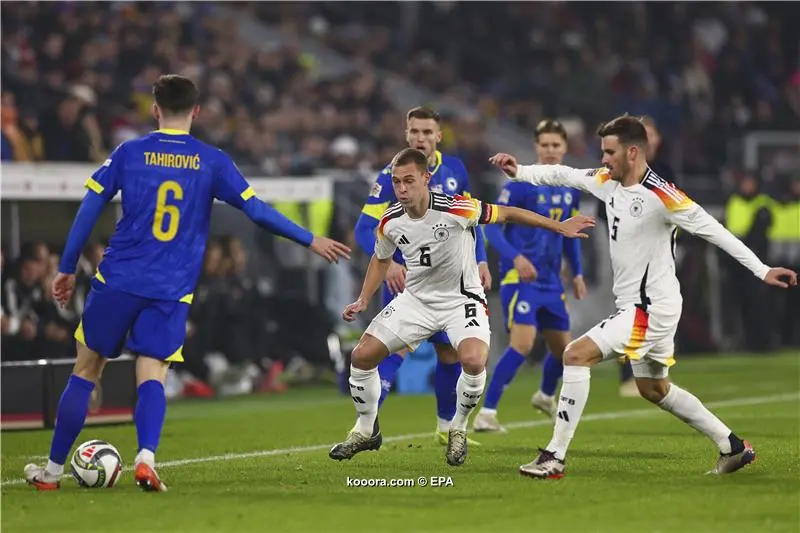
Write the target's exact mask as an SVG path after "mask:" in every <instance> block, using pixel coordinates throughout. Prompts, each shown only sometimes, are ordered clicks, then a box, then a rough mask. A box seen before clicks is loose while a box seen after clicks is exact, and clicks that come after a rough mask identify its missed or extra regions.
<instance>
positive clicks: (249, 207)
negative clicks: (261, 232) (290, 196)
mask: <svg viewBox="0 0 800 533" xmlns="http://www.w3.org/2000/svg"><path fill="white" fill-rule="evenodd" d="M220 155H221V157H220V158H219V161H218V163H217V168H216V169H215V172H214V189H213V194H214V197H215V198H218V199H220V200H222V201H223V202H225V203H226V204H228V205H231V206H233V207H235V208H236V209H239V210H240V211H242V212H243V213H244V214H245V215H247V217H248V218H249V219H250V220H252V221H253V222H255V223H256V224H258V225H259V226H261V227H262V228H264V229H266V230H267V231H270V232H272V233H274V234H276V235H280V236H281V237H286V238H287V239H291V240H293V241H294V242H296V243H299V244H302V245H304V246H310V245H311V242H312V241H313V240H314V235H313V234H312V233H311V232H310V231H308V230H307V229H305V228H303V227H301V226H298V225H297V224H295V223H294V222H292V221H291V220H289V219H288V218H286V217H285V216H283V215H282V214H281V213H280V212H279V211H277V210H276V209H275V208H273V207H272V206H271V205H268V204H266V203H264V202H263V201H261V200H260V199H259V198H258V197H257V196H256V193H255V191H254V190H253V188H252V187H250V185H249V184H248V183H247V180H245V179H244V176H242V174H241V172H239V169H238V168H236V165H235V164H234V163H233V160H231V158H230V157H228V156H227V155H226V154H225V153H223V152H222V151H220Z"/></svg>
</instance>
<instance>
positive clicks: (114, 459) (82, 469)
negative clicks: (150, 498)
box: [69, 440, 122, 489]
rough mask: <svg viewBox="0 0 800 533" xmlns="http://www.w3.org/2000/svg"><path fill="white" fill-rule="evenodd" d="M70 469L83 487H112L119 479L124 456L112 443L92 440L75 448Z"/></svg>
mask: <svg viewBox="0 0 800 533" xmlns="http://www.w3.org/2000/svg"><path fill="white" fill-rule="evenodd" d="M69 469H70V473H71V474H72V477H74V478H75V481H77V482H78V485H80V486H81V487H86V488H92V489H110V488H112V487H113V486H114V485H116V484H117V482H118V481H119V478H120V474H121V473H122V457H121V456H120V454H119V451H118V450H117V449H116V448H115V447H114V446H112V445H111V444H109V443H107V442H105V441H102V440H90V441H87V442H84V443H83V444H81V445H80V446H78V447H77V448H76V449H75V453H73V454H72V459H71V460H70V462H69Z"/></svg>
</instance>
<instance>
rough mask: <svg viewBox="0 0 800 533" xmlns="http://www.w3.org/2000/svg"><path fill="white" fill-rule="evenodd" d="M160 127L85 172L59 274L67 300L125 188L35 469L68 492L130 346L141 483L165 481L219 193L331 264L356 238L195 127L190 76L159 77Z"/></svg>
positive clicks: (156, 108)
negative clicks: (300, 214)
mask: <svg viewBox="0 0 800 533" xmlns="http://www.w3.org/2000/svg"><path fill="white" fill-rule="evenodd" d="M153 96H154V98H155V103H154V104H153V114H154V116H155V118H156V120H157V121H158V125H159V129H158V130H157V131H155V132H153V133H150V134H149V135H145V136H144V137H140V138H138V139H134V140H131V141H127V142H125V143H123V144H121V145H120V146H119V147H117V149H116V150H114V153H113V154H112V155H111V157H109V158H108V159H107V160H106V162H105V163H103V165H102V166H101V167H100V169H99V170H97V171H96V172H95V173H94V174H93V175H92V177H91V178H89V179H88V181H87V182H86V187H87V188H88V189H89V190H88V192H87V194H86V196H85V198H84V199H83V202H82V203H81V206H80V209H79V210H78V214H77V215H76V217H75V221H74V222H73V225H72V229H71V230H70V233H69V237H68V238H67V243H66V246H65V249H64V253H63V255H62V258H61V265H60V266H59V273H58V275H57V277H56V279H55V280H54V281H53V296H54V297H55V298H56V300H57V301H58V302H59V303H60V304H61V305H64V304H65V303H67V302H68V301H69V299H70V298H71V297H72V294H73V291H74V287H75V275H74V272H75V266H76V263H77V261H78V257H79V255H80V251H81V250H82V249H83V247H84V245H85V243H86V240H87V239H88V237H89V234H90V233H91V231H92V228H93V226H94V224H95V223H96V221H97V219H98V217H99V216H100V214H101V213H102V211H103V209H104V207H105V205H106V204H107V203H108V202H109V201H110V200H111V199H112V198H114V196H115V195H116V194H117V193H118V192H121V194H122V212H123V215H122V219H121V220H120V221H119V223H118V224H117V228H116V232H115V233H114V236H113V237H112V238H111V241H110V242H109V245H108V248H107V249H106V252H105V256H104V258H103V262H102V264H101V265H100V267H99V268H98V271H97V274H96V275H95V277H94V279H92V288H91V291H90V293H89V296H88V298H87V300H86V306H85V309H84V313H83V316H82V319H81V322H80V324H79V325H78V328H77V331H76V332H75V339H76V340H77V351H78V354H77V360H76V362H75V366H74V368H73V371H72V375H71V376H70V378H69V381H68V382H67V386H66V388H65V389H64V392H63V394H62V395H61V400H60V401H59V404H58V412H57V418H56V427H55V431H54V434H53V439H52V444H51V448H50V460H49V461H48V463H47V465H46V466H37V465H33V464H29V465H27V466H26V467H25V479H26V481H27V482H28V483H29V484H31V485H33V486H34V487H36V488H37V489H38V490H57V489H58V488H60V479H61V477H62V475H63V473H64V463H65V462H66V460H67V456H68V454H69V451H70V449H71V448H72V445H73V444H74V443H75V439H76V438H77V437H78V435H79V433H80V432H81V430H82V428H83V424H84V421H85V419H86V414H87V411H88V408H89V397H90V395H91V394H92V391H93V390H94V388H95V385H96V384H97V383H98V381H99V379H100V376H101V375H102V372H103V368H104V367H105V364H106V362H107V360H108V359H113V358H115V357H117V356H119V354H120V352H121V351H122V349H123V347H126V348H127V349H128V350H129V351H131V352H132V353H134V354H136V355H137V361H136V381H137V387H138V390H137V392H138V400H137V403H136V408H135V411H134V415H133V417H134V421H135V423H136V433H137V437H138V454H137V455H136V458H135V460H134V465H135V468H134V478H135V480H136V483H137V484H138V485H139V486H140V487H141V488H142V489H144V490H147V491H161V492H163V491H166V490H167V487H166V485H165V484H164V483H163V482H162V481H161V479H160V478H159V476H158V474H157V473H156V470H155V452H156V449H157V448H158V443H159V439H160V436H161V430H162V427H163V425H164V416H165V413H166V401H165V397H164V380H165V379H166V375H167V369H168V367H169V365H170V363H171V362H180V361H183V356H182V354H181V350H182V347H183V342H184V337H185V334H186V319H187V316H188V313H189V306H190V304H191V303H192V291H193V290H194V288H195V285H196V283H197V278H198V275H199V274H200V268H201V266H202V260H203V254H204V252H205V247H206V241H207V239H208V227H209V220H210V218H211V207H212V204H213V202H214V199H219V200H222V201H224V202H225V203H227V204H229V205H232V206H234V207H236V208H237V209H240V210H241V211H243V212H244V213H245V214H246V215H247V216H248V217H249V218H250V219H251V220H252V221H253V222H255V223H256V224H258V225H259V226H261V227H263V228H264V229H266V230H268V231H271V232H273V233H275V234H276V235H281V236H283V237H286V238H288V239H291V240H293V241H295V242H297V243H300V244H302V245H304V246H307V247H309V248H310V249H311V250H312V251H313V252H315V253H316V254H318V255H320V256H322V257H324V258H325V259H326V260H328V261H329V262H331V261H337V260H338V259H339V258H340V257H341V258H349V252H350V250H349V248H347V247H346V246H345V245H343V244H341V243H338V242H336V241H333V240H330V239H327V238H323V237H315V236H314V235H312V234H311V233H310V232H309V231H308V230H306V229H304V228H302V227H300V226H297V225H296V224H294V223H293V222H291V221H290V220H288V219H287V218H285V217H284V216H283V215H281V214H280V213H278V212H277V211H276V210H274V209H273V208H272V207H270V206H268V205H267V204H265V203H264V202H262V201H261V200H259V199H258V198H257V197H256V195H255V192H254V191H253V189H252V188H251V187H250V186H249V185H248V184H247V181H245V179H244V178H243V177H242V175H241V174H240V173H239V171H238V169H237V168H236V166H235V165H234V163H233V161H232V160H231V159H230V157H228V156H227V155H226V154H225V153H224V152H222V151H221V150H219V149H216V148H213V147H211V146H208V145H207V144H204V143H202V142H200V141H198V140H196V139H195V138H194V137H192V136H191V135H190V134H189V129H190V128H191V125H192V120H193V119H194V118H196V117H197V114H198V112H199V107H198V106H197V97H198V91H197V88H196V87H195V85H194V83H193V82H192V81H191V80H189V79H188V78H185V77H182V76H176V75H168V76H162V77H160V78H159V79H158V81H157V82H156V83H155V84H154V85H153Z"/></svg>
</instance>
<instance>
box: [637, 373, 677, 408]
mask: <svg viewBox="0 0 800 533" xmlns="http://www.w3.org/2000/svg"><path fill="white" fill-rule="evenodd" d="M636 387H637V388H638V389H639V394H640V395H641V396H642V398H644V399H645V400H647V401H648V402H652V403H654V404H658V403H660V402H661V400H663V399H664V397H665V396H666V395H667V393H668V392H669V381H667V380H666V379H651V378H636Z"/></svg>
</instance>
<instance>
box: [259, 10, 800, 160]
mask: <svg viewBox="0 0 800 533" xmlns="http://www.w3.org/2000/svg"><path fill="white" fill-rule="evenodd" d="M248 9H251V10H252V11H253V12H254V13H256V14H257V15H259V16H260V17H261V18H262V19H263V20H265V21H268V22H270V23H273V24H280V25H282V26H283V27H284V28H285V30H286V32H287V34H290V35H291V34H293V33H301V34H304V35H309V36H313V37H315V38H317V39H319V40H320V41H322V42H324V43H325V44H326V45H328V46H331V47H333V48H335V49H337V50H338V51H340V52H341V53H343V54H346V55H347V56H349V57H351V58H354V59H357V60H358V61H360V62H361V64H363V65H364V66H377V67H380V68H384V69H386V70H388V71H391V72H396V73H401V74H404V75H405V76H407V77H408V78H409V79H411V80H413V81H414V82H416V83H419V84H422V85H424V86H426V87H428V88H429V89H431V90H433V91H435V92H436V93H437V94H440V95H444V96H447V97H450V98H453V99H460V100H462V101H465V102H468V103H469V104H470V105H471V106H472V107H473V108H477V109H478V110H479V111H480V118H481V119H483V120H486V119H493V118H499V119H503V120H509V121H513V122H514V123H516V124H518V125H519V126H521V127H523V128H524V129H525V130H527V131H530V130H532V129H533V127H534V126H535V124H536V123H537V122H538V121H539V120H540V119H541V118H542V117H543V116H555V117H560V118H564V117H567V116H577V117H579V118H580V119H582V121H583V122H584V124H585V125H586V127H587V133H588V134H589V135H590V136H591V135H593V133H594V127H595V125H597V124H599V123H600V122H601V121H603V120H607V119H608V117H610V116H614V115H616V114H619V113H623V112H629V113H631V114H635V115H649V116H651V117H653V118H654V119H655V121H656V122H657V123H658V124H659V125H660V128H661V130H662V134H663V135H664V137H665V138H666V139H667V142H665V146H664V150H665V151H668V152H670V151H671V152H673V153H672V154H670V155H671V158H672V159H675V160H679V161H680V165H678V166H680V167H681V169H682V170H683V171H684V172H687V173H709V172H716V171H717V170H718V169H719V167H721V166H724V165H725V164H726V163H727V162H728V159H729V158H728V155H729V154H728V153H727V149H728V145H727V144H728V142H729V140H730V139H731V138H735V137H737V136H739V135H741V134H742V133H743V132H745V131H748V130H758V129H762V130H763V129H769V130H774V129H778V130H781V129H783V130H785V129H796V128H797V124H798V120H800V68H799V67H798V46H797V35H796V32H795V30H794V24H793V23H792V22H791V20H793V17H792V13H793V8H792V6H791V5H790V4H782V3H775V2H772V3H762V2H712V3H708V2H688V3H687V2H678V3H664V2H610V3H609V2H604V3H594V2H582V3H580V4H575V3H570V2H491V3H489V2H416V3H414V6H413V7H408V6H407V5H404V4H403V3H399V2H398V3H381V4H372V3H369V2H359V3H336V2H303V3H257V4H253V5H251V6H248ZM590 140H591V139H590ZM591 141H592V143H594V140H591Z"/></svg>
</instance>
